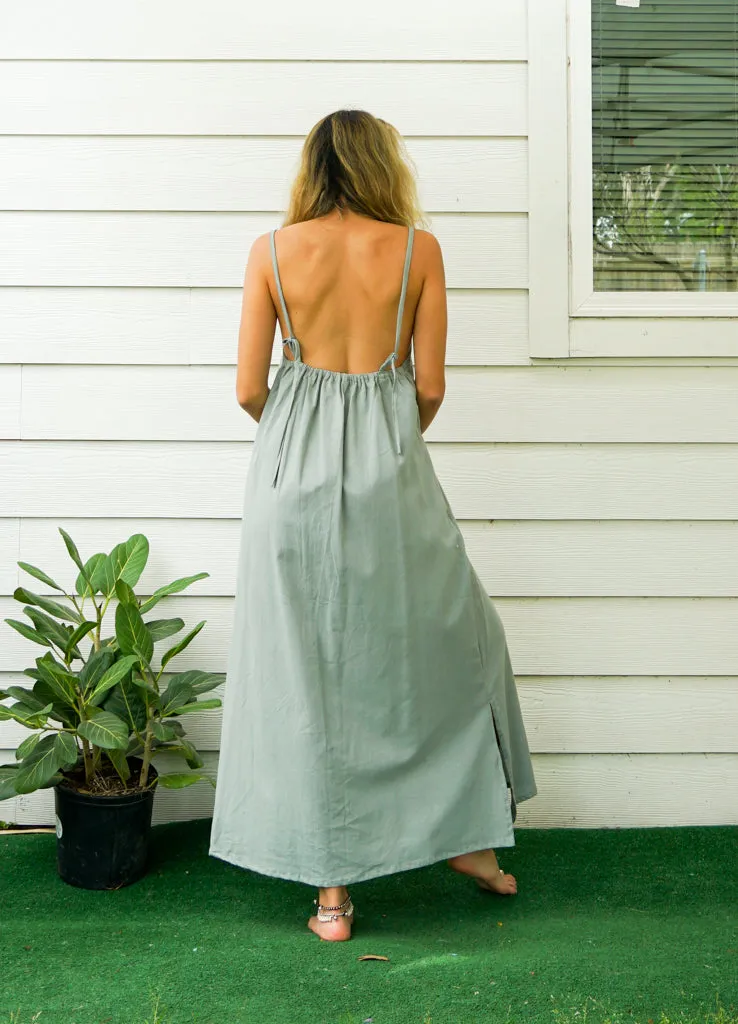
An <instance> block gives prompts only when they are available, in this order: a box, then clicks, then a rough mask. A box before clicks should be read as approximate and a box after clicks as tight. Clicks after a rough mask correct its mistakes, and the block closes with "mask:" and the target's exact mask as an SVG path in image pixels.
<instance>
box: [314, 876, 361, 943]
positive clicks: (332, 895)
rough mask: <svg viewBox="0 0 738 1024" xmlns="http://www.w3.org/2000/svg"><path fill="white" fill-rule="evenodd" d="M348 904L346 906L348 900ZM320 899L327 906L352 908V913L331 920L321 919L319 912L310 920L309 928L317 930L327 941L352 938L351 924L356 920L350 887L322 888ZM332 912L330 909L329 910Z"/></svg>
mask: <svg viewBox="0 0 738 1024" xmlns="http://www.w3.org/2000/svg"><path fill="white" fill-rule="evenodd" d="M347 899H348V900H349V902H348V904H346V905H345V906H344V903H345V901H346V900H347ZM318 900H319V902H320V903H321V904H322V905H323V906H325V907H341V906H343V907H344V910H350V911H351V913H350V914H339V915H338V916H337V917H334V918H333V919H332V920H330V921H320V920H319V919H318V915H317V913H315V914H313V916H312V917H311V918H310V920H309V921H308V928H309V929H310V930H311V931H313V932H315V934H316V935H318V936H319V937H320V938H321V939H325V940H326V941H327V942H343V941H345V940H346V939H350V938H351V925H352V924H353V921H354V913H353V904H352V903H351V902H350V899H349V894H348V889H346V887H345V886H334V887H333V888H330V889H320V890H319V891H318ZM328 913H330V911H328Z"/></svg>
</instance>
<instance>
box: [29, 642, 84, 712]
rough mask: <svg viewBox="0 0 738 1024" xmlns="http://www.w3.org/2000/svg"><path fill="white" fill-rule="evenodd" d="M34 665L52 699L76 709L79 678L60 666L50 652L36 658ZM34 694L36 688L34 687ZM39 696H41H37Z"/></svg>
mask: <svg viewBox="0 0 738 1024" xmlns="http://www.w3.org/2000/svg"><path fill="white" fill-rule="evenodd" d="M36 665H37V667H38V669H39V672H40V673H41V675H42V678H43V681H44V682H45V683H46V685H47V686H48V687H49V688H50V689H51V691H52V693H53V695H54V699H55V700H58V701H60V702H61V703H62V704H64V705H69V706H70V707H73V708H76V707H77V693H78V688H79V685H80V680H79V678H78V677H77V676H76V675H74V673H72V672H69V671H68V669H66V668H64V666H63V665H60V664H59V662H58V661H56V660H55V658H54V655H53V654H51V652H47V653H46V654H44V655H43V656H42V657H40V658H36ZM33 689H34V693H35V692H36V687H35V686H34V688H33ZM39 696H41V695H40V694H39Z"/></svg>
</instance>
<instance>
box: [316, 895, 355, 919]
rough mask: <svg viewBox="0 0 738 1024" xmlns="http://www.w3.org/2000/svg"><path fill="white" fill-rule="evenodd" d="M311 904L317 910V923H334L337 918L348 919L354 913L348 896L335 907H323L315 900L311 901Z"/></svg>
mask: <svg viewBox="0 0 738 1024" xmlns="http://www.w3.org/2000/svg"><path fill="white" fill-rule="evenodd" d="M313 903H314V904H315V906H316V907H317V908H318V914H317V917H318V920H319V921H335V920H336V919H337V918H339V917H350V916H351V915H352V914H353V912H354V908H353V904H352V903H351V897H350V896H347V897H346V899H345V900H344V901H343V903H339V905H338V906H337V907H325V906H323V904H322V903H318V901H317V899H315V900H313Z"/></svg>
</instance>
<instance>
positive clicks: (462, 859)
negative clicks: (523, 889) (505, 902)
mask: <svg viewBox="0 0 738 1024" xmlns="http://www.w3.org/2000/svg"><path fill="white" fill-rule="evenodd" d="M447 863H448V866H449V867H450V868H453V870H454V871H458V872H459V873H460V874H462V875H470V876H471V877H472V878H475V879H476V881H477V884H478V885H479V887H480V889H486V890H488V891H489V892H496V893H499V894H500V895H501V896H513V895H515V893H517V891H518V883H517V882H516V880H515V876H514V875H509V874H506V873H505V872H504V871H502V869H501V868H500V865H499V864H498V863H497V855H496V854H495V851H494V850H475V851H474V853H462V854H460V855H459V856H458V857H451V858H450V859H449V860H448V861H447Z"/></svg>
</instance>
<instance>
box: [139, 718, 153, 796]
mask: <svg viewBox="0 0 738 1024" xmlns="http://www.w3.org/2000/svg"><path fill="white" fill-rule="evenodd" d="M153 739H154V734H153V733H152V731H151V722H150V721H149V722H147V723H146V735H145V738H144V749H143V763H142V764H141V775H140V776H139V780H138V783H139V785H140V786H145V785H146V782H147V780H148V777H149V764H150V763H151V753H152V751H151V743H152V741H153Z"/></svg>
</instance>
